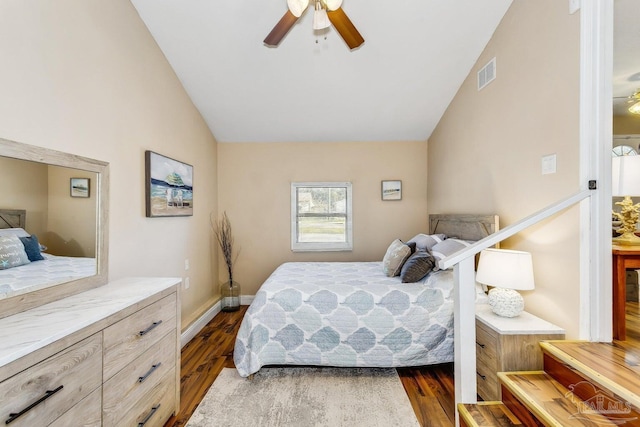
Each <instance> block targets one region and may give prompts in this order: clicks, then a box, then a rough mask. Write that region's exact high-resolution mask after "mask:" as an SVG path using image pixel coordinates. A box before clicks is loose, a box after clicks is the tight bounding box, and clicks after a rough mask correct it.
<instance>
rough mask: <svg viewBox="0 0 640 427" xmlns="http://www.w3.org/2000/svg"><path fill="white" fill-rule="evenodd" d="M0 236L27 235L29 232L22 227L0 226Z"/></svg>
mask: <svg viewBox="0 0 640 427" xmlns="http://www.w3.org/2000/svg"><path fill="white" fill-rule="evenodd" d="M2 236H16V237H29V236H31V234H29V233H27V232H26V231H25V230H24V229H23V228H2V229H0V237H2Z"/></svg>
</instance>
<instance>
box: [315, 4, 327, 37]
mask: <svg viewBox="0 0 640 427" xmlns="http://www.w3.org/2000/svg"><path fill="white" fill-rule="evenodd" d="M330 26H331V22H330V21H329V16H328V15H327V10H326V9H325V8H324V6H323V5H322V4H321V2H320V1H316V11H315V13H314V14H313V29H314V30H323V29H325V28H329V27H330Z"/></svg>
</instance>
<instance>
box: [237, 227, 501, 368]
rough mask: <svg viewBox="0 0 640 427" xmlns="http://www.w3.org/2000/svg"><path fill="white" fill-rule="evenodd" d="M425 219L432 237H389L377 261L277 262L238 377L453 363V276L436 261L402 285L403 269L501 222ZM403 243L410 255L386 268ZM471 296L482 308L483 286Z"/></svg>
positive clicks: (253, 311)
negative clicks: (273, 370) (286, 368)
mask: <svg viewBox="0 0 640 427" xmlns="http://www.w3.org/2000/svg"><path fill="white" fill-rule="evenodd" d="M429 223H430V227H429V228H430V230H429V233H425V234H419V235H417V236H414V237H413V238H412V239H410V240H408V241H407V242H406V243H404V242H402V241H400V244H398V243H397V242H398V241H399V240H397V241H396V240H394V242H392V243H391V245H390V246H389V248H388V250H387V253H385V256H384V258H383V260H382V261H379V262H288V263H284V264H282V265H280V266H279V267H278V268H277V269H276V270H275V271H274V272H273V273H272V274H271V275H270V276H269V278H268V279H267V280H266V281H265V282H264V283H263V285H262V286H261V287H260V289H259V290H258V292H257V293H256V297H255V299H254V301H253V302H252V304H251V306H250V307H249V309H248V310H247V312H246V314H245V316H244V318H243V320H242V323H241V326H240V329H239V331H238V335H237V338H236V342H235V349H234V362H235V366H236V369H237V371H238V373H239V374H240V376H242V377H247V376H250V375H252V374H254V373H256V372H258V371H259V370H260V368H261V367H263V366H267V365H314V366H339V367H402V366H422V365H431V364H437V363H444V362H451V361H453V302H452V296H453V272H452V271H451V270H444V271H442V270H437V267H436V265H437V264H436V263H435V262H434V263H433V264H432V265H431V267H432V268H431V269H430V271H429V272H428V273H427V274H426V275H425V276H424V277H420V279H419V280H415V281H411V280H409V281H407V280H405V279H413V276H411V275H409V274H407V275H405V274H404V271H403V270H404V269H405V267H406V266H407V265H408V264H409V261H410V260H412V259H413V258H414V257H423V258H429V256H431V257H432V258H435V261H436V262H437V258H438V257H444V256H447V255H449V254H451V253H453V252H456V251H457V250H459V249H461V248H462V247H464V246H468V245H469V244H471V243H470V242H473V241H476V240H479V239H481V238H484V237H486V236H487V235H489V234H492V233H494V232H495V231H497V228H498V217H497V216H496V215H487V216H477V215H432V216H430V219H429ZM427 238H428V239H427ZM412 242H413V243H416V242H417V247H416V248H415V249H414V248H411V244H412ZM401 245H405V246H409V250H410V251H411V254H410V255H409V256H408V257H405V259H404V261H403V263H402V264H403V265H402V266H401V267H400V268H399V269H398V268H396V267H397V266H393V265H392V268H391V269H392V270H394V271H393V272H391V271H389V268H387V267H388V264H389V263H388V261H389V259H388V258H389V253H390V251H391V252H393V250H395V248H401V249H402V251H404V252H405V254H406V248H404V247H401ZM423 252H426V254H425V253H423ZM392 255H393V254H392ZM392 264H393V263H392ZM398 271H400V272H401V273H402V274H401V275H396V274H395V273H397V272H398ZM476 290H477V298H476V301H477V302H478V303H486V295H485V294H484V292H483V291H482V289H481V288H480V287H479V286H478V287H477V289H476Z"/></svg>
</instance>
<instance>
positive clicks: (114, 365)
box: [104, 293, 177, 381]
mask: <svg viewBox="0 0 640 427" xmlns="http://www.w3.org/2000/svg"><path fill="white" fill-rule="evenodd" d="M176 328H177V323H176V294H175V293H174V294H171V295H169V296H167V297H165V298H163V299H161V300H160V301H157V302H155V303H153V304H151V305H149V306H147V307H145V308H143V309H141V310H140V311H138V312H136V313H134V314H132V315H131V316H129V317H126V318H125V319H122V320H121V321H119V322H117V323H114V324H113V325H111V326H109V327H108V328H106V329H105V330H104V381H106V380H108V379H109V378H111V377H112V376H113V375H115V374H116V373H117V372H118V371H120V370H121V369H122V368H124V367H125V366H127V365H128V364H129V363H131V362H132V361H133V360H134V359H135V358H136V357H138V356H140V355H141V354H142V353H143V352H144V351H146V350H147V349H148V348H150V347H151V346H153V345H154V344H155V343H157V342H158V341H160V339H161V338H162V337H164V336H165V335H166V334H167V333H168V332H169V331H172V330H175V329H176Z"/></svg>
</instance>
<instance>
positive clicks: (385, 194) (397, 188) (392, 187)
mask: <svg viewBox="0 0 640 427" xmlns="http://www.w3.org/2000/svg"><path fill="white" fill-rule="evenodd" d="M382 200H402V181H400V180H394V181H382Z"/></svg>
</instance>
